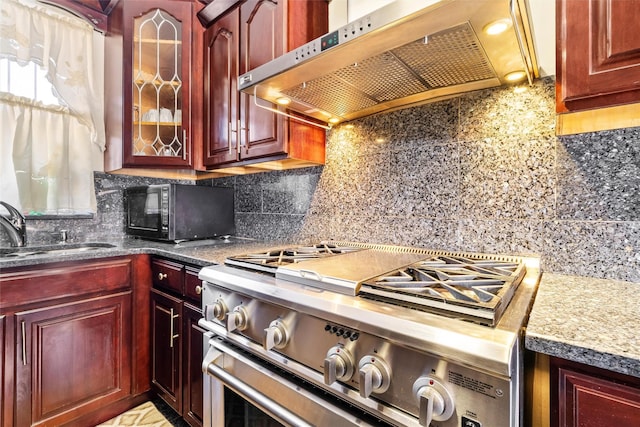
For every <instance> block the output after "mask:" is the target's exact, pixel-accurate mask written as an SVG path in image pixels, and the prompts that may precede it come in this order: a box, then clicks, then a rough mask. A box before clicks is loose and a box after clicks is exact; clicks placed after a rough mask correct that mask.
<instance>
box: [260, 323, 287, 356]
mask: <svg viewBox="0 0 640 427" xmlns="http://www.w3.org/2000/svg"><path fill="white" fill-rule="evenodd" d="M264 331H265V337H264V349H265V350H267V351H269V350H271V349H272V348H274V347H275V348H283V347H284V346H286V345H287V342H289V331H288V330H287V328H286V327H285V326H284V323H282V322H281V321H280V320H274V321H273V322H271V323H270V324H269V327H268V328H267V329H265V330H264Z"/></svg>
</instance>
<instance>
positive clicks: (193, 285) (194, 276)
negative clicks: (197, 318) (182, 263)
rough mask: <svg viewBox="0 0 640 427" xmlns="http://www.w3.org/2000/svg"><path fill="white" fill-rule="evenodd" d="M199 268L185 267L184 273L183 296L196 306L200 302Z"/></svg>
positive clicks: (200, 281)
mask: <svg viewBox="0 0 640 427" xmlns="http://www.w3.org/2000/svg"><path fill="white" fill-rule="evenodd" d="M199 272H200V269H199V268H196V267H185V274H184V296H185V297H187V299H189V300H191V301H192V302H193V303H195V304H196V305H197V306H198V307H199V306H200V304H201V302H202V297H201V295H200V294H201V292H202V280H200V279H199V278H198V273H199Z"/></svg>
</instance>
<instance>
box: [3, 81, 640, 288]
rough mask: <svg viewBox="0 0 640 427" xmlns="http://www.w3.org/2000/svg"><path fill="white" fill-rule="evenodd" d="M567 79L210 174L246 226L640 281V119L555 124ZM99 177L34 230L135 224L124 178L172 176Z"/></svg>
mask: <svg viewBox="0 0 640 427" xmlns="http://www.w3.org/2000/svg"><path fill="white" fill-rule="evenodd" d="M554 84H555V81H554V79H553V78H545V79H542V80H538V81H536V82H535V84H534V85H533V86H532V87H529V86H526V87H515V88H514V87H502V88H497V89H488V90H482V91H477V92H472V93H469V94H466V95H463V96H461V97H458V98H455V99H450V100H446V101H441V102H436V103H432V104H427V105H423V106H418V107H413V108H408V109H403V110H398V111H394V112H391V113H386V114H379V115H376V116H370V117H365V118H363V119H359V120H355V121H353V122H351V123H350V124H351V125H353V127H352V128H348V127H347V126H345V125H340V126H337V127H336V128H334V129H332V130H331V131H330V132H329V133H328V137H327V162H326V165H325V166H323V167H315V168H306V169H297V170H292V171H279V172H265V173H259V174H254V175H245V176H237V177H233V178H223V179H215V180H205V181H199V182H198V183H197V184H198V185H214V186H222V187H229V186H233V187H235V195H236V202H235V203H236V227H237V230H238V235H240V236H244V237H253V238H259V239H284V240H303V239H304V240H317V239H339V240H353V241H362V242H375V243H386V244H396V245H411V246H422V247H427V248H433V249H443V250H450V251H471V252H488V253H508V254H538V255H540V256H541V257H542V262H543V269H544V270H545V271H549V272H555V273H564V274H573V275H582V276H593V277H600V278H612V279H619V280H629V281H635V282H640V128H629V129H622V130H615V131H606V132H598V133H589V134H581V135H574V136H569V137H556V136H555V95H554V93H555V88H554ZM95 180H96V195H97V201H98V214H97V215H96V216H95V218H93V219H90V220H58V221H53V222H51V221H31V220H29V221H28V226H29V227H31V228H32V229H33V230H34V231H35V233H33V234H31V235H30V236H33V235H34V234H35V236H41V238H43V239H44V237H47V236H48V234H43V233H44V232H39V231H38V230H40V229H47V230H55V229H61V228H64V229H68V230H71V231H70V233H69V234H70V239H72V240H82V239H85V240H91V239H94V238H96V239H97V238H99V236H100V235H104V234H105V233H109V234H110V235H111V236H112V237H113V236H115V235H123V233H124V207H123V196H122V190H123V188H125V187H128V186H132V185H139V184H147V183H153V182H158V181H159V180H157V179H148V178H139V177H127V176H121V175H109V174H104V173H96V176H95ZM42 236H44V237H42ZM5 239H6V237H5V236H4V233H2V234H1V235H0V243H2V242H4V241H5Z"/></svg>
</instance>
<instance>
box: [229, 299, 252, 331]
mask: <svg viewBox="0 0 640 427" xmlns="http://www.w3.org/2000/svg"><path fill="white" fill-rule="evenodd" d="M248 319H249V317H248V315H247V310H246V309H245V308H244V307H243V306H241V305H239V306H237V307H236V308H234V309H233V311H232V312H230V313H228V314H227V332H233V331H235V330H236V329H237V330H239V331H244V330H245V329H247V325H248V323H249V322H248Z"/></svg>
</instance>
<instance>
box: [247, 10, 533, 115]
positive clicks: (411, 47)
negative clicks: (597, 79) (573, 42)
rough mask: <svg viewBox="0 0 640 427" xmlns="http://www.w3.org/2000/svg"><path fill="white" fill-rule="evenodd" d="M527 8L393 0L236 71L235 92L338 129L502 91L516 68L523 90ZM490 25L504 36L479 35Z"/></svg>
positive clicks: (527, 63) (529, 66)
mask: <svg viewBox="0 0 640 427" xmlns="http://www.w3.org/2000/svg"><path fill="white" fill-rule="evenodd" d="M526 1H527V0H427V1H425V0H422V1H421V0H396V1H395V2H393V3H391V4H389V5H387V6H385V7H382V8H380V9H378V10H376V11H374V12H372V13H370V14H368V15H366V16H364V17H362V18H360V19H358V20H356V21H355V22H351V23H349V24H347V25H345V26H343V27H341V28H339V29H337V30H336V31H333V32H331V33H329V34H326V35H324V36H322V37H319V38H317V39H315V40H313V41H311V42H309V43H307V44H305V45H303V46H301V47H299V48H297V49H295V50H293V51H291V52H288V53H287V54H285V55H283V56H281V57H278V58H276V59H274V60H272V61H270V62H268V63H266V64H264V65H262V66H260V67H257V68H255V69H253V70H251V71H250V72H248V73H245V74H243V75H242V76H240V79H239V88H240V90H241V91H243V92H245V93H248V94H253V95H256V96H257V98H261V99H263V100H266V101H269V103H273V104H278V103H281V101H282V100H285V101H287V100H288V101H289V102H290V103H289V104H288V105H287V106H286V109H288V110H292V111H296V112H299V113H302V114H304V115H306V116H309V117H313V118H316V119H318V120H320V121H322V122H329V123H338V122H341V121H347V120H352V119H355V118H358V117H363V116H367V115H370V114H373V113H377V112H381V111H385V110H390V109H395V108H399V107H405V106H408V105H412V104H417V103H423V102H426V101H430V100H436V99H443V98H447V97H451V96H453V95H456V94H460V93H463V92H467V91H472V90H477V89H483V88H487V87H494V86H499V85H502V84H507V83H510V81H509V80H508V79H507V76H508V75H509V74H510V73H513V72H516V71H524V72H525V74H523V77H522V79H528V80H529V83H531V81H532V80H533V78H535V77H538V66H537V62H536V57H535V52H534V48H533V41H532V35H531V28H530V23H529V17H528V13H527V9H526ZM496 21H500V22H502V23H503V24H506V27H507V28H506V30H505V31H504V32H502V33H501V34H497V35H489V34H487V33H486V32H485V29H486V28H487V25H488V24H490V23H493V22H496ZM294 25H295V23H294ZM256 103H258V104H259V105H262V106H267V107H271V108H274V106H273V105H270V104H269V103H267V102H264V101H258V100H257V99H256ZM278 108H280V109H281V110H283V109H284V107H282V106H280V107H278Z"/></svg>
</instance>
